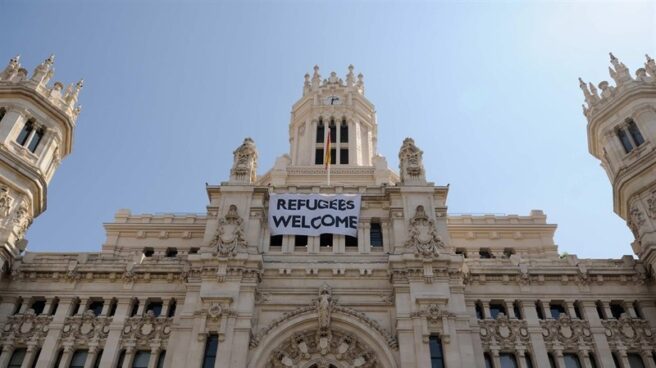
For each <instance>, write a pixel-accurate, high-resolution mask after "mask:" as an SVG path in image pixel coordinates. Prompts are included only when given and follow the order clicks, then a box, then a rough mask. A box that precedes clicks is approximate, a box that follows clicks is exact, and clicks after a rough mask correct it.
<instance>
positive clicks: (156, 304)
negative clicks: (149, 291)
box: [146, 300, 164, 317]
mask: <svg viewBox="0 0 656 368" xmlns="http://www.w3.org/2000/svg"><path fill="white" fill-rule="evenodd" d="M163 305H164V303H162V301H161V300H151V301H149V302H148V304H147V305H146V313H148V312H153V314H154V315H155V317H159V316H160V315H161V314H162V306H163Z"/></svg>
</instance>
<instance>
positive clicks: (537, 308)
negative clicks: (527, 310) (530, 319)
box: [535, 300, 544, 319]
mask: <svg viewBox="0 0 656 368" xmlns="http://www.w3.org/2000/svg"><path fill="white" fill-rule="evenodd" d="M535 313H537V315H538V319H544V312H543V310H542V303H541V302H540V301H539V300H538V301H537V302H535Z"/></svg>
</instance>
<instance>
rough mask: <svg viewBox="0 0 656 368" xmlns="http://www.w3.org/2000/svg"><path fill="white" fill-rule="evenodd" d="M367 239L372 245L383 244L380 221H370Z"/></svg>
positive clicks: (378, 245)
mask: <svg viewBox="0 0 656 368" xmlns="http://www.w3.org/2000/svg"><path fill="white" fill-rule="evenodd" d="M369 241H370V242H371V246H372V247H382V246H383V228H382V227H381V225H380V222H378V221H375V222H372V223H371V226H370V227H369Z"/></svg>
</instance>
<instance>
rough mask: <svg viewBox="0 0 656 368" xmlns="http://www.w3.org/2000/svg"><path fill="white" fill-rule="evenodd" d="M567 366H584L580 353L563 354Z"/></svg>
mask: <svg viewBox="0 0 656 368" xmlns="http://www.w3.org/2000/svg"><path fill="white" fill-rule="evenodd" d="M563 360H564V361H565V368H582V367H581V361H580V360H579V357H578V355H576V354H572V353H566V354H563Z"/></svg>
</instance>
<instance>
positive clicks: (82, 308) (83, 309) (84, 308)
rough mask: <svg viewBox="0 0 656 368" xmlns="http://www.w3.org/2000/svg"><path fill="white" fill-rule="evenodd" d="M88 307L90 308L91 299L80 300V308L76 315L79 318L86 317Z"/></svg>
mask: <svg viewBox="0 0 656 368" xmlns="http://www.w3.org/2000/svg"><path fill="white" fill-rule="evenodd" d="M88 306H89V298H84V299H80V308H78V309H77V314H76V315H78V316H82V315H84V312H86V311H87V307H88Z"/></svg>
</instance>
